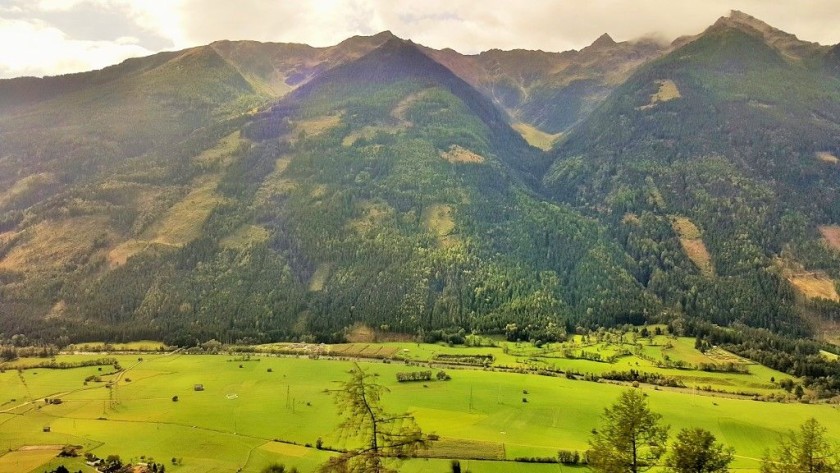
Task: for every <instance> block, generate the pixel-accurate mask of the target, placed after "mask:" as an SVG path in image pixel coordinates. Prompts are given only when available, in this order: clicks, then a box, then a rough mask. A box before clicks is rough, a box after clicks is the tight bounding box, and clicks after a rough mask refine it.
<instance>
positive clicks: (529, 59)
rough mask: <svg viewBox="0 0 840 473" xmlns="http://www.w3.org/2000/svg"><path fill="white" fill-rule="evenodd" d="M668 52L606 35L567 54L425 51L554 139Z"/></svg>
mask: <svg viewBox="0 0 840 473" xmlns="http://www.w3.org/2000/svg"><path fill="white" fill-rule="evenodd" d="M665 50H666V45H664V44H660V43H658V42H657V41H654V40H639V41H632V42H622V43H616V42H615V41H613V39H612V38H610V36H609V35H607V34H604V35H602V36H601V37H600V38H598V39H597V40H596V41H595V42H594V43H592V44H591V45H590V46H587V47H585V48H583V49H581V50H580V51H566V52H563V53H550V52H543V51H525V50H514V51H500V50H491V51H487V52H483V53H481V54H478V55H475V56H465V55H461V54H459V53H457V52H455V51H452V50H448V49H447V50H442V51H436V50H427V52H428V53H429V55H430V56H431V57H433V58H435V59H436V60H437V61H439V62H440V63H441V64H443V65H445V66H447V67H448V68H450V69H451V70H452V71H453V72H455V73H456V74H458V75H459V76H460V77H462V78H463V79H464V80H466V81H467V82H469V83H470V84H472V85H473V86H474V87H476V88H477V89H479V90H481V91H482V92H484V93H485V95H488V96H489V97H492V98H493V100H494V102H496V103H497V104H498V105H499V106H501V107H502V108H504V109H505V110H506V111H507V112H508V113H509V114H510V116H511V117H512V120H513V122H515V123H520V124H522V125H525V126H527V127H534V128H536V129H538V130H539V131H541V132H544V133H547V134H549V135H556V134H558V133H562V132H564V131H566V130H568V129H569V128H571V127H572V126H573V125H574V124H575V123H577V122H578V121H580V120H581V119H583V118H585V117H586V116H587V115H588V114H589V113H590V112H591V111H592V110H594V109H595V107H596V106H597V105H599V104H600V103H601V102H602V101H603V100H604V99H605V98H606V97H607V95H609V93H610V92H611V91H612V90H613V89H614V88H615V87H616V86H617V85H619V84H621V83H622V82H623V81H624V80H625V79H626V78H627V76H628V75H629V74H630V73H631V72H632V71H633V70H635V69H636V68H637V67H638V66H640V65H641V64H644V63H646V62H648V61H650V60H652V59H654V58H657V57H659V56H660V55H662V54H663V53H664V52H665Z"/></svg>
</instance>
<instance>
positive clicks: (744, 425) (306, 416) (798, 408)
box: [0, 344, 840, 472]
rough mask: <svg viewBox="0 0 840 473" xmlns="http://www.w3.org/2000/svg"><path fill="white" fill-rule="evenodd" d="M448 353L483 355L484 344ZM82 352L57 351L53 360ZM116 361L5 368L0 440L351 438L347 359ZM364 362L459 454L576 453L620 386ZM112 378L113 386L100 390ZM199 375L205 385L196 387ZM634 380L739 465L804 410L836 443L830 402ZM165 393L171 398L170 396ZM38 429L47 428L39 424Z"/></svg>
mask: <svg viewBox="0 0 840 473" xmlns="http://www.w3.org/2000/svg"><path fill="white" fill-rule="evenodd" d="M404 345H405V348H401V350H402V349H408V350H410V352H413V353H418V352H420V351H421V350H425V351H427V352H428V353H438V352H439V351H438V350H440V351H441V352H449V351H451V350H453V349H452V348H450V347H437V346H432V345H420V346H419V347H418V346H417V345H416V344H404ZM455 350H457V352H460V353H463V352H475V353H483V352H486V351H487V350H488V347H478V348H472V349H463V348H459V349H455ZM498 350H499V351H500V352H501V348H498ZM77 358H78V356H76V355H62V356H59V357H57V361H72V360H74V359H77ZM116 358H117V359H118V360H119V362H120V364H121V365H122V366H123V367H124V368H127V369H126V371H125V372H124V373H122V374H121V375H119V381H118V382H116V376H117V375H111V376H104V375H103V376H101V382H89V383H88V384H87V385H85V383H84V379H85V378H86V377H88V376H91V375H101V374H102V372H100V371H99V370H98V367H85V368H74V369H67V370H50V369H27V370H21V371H18V370H16V369H7V370H6V371H5V372H3V373H0V451H3V452H5V451H12V450H17V449H18V448H19V447H21V446H24V445H56V444H78V445H83V446H84V447H85V448H86V449H89V450H91V451H93V452H94V453H96V454H98V455H100V456H106V455H108V454H112V453H116V454H119V455H121V456H122V457H123V458H124V459H135V460H138V459H139V458H140V457H141V456H146V457H153V458H154V459H156V461H162V460H166V463H167V470H168V471H178V472H199V471H200V472H210V471H219V472H222V471H236V469H237V468H240V467H241V468H243V471H246V472H258V471H259V470H260V469H261V468H262V467H263V466H265V465H267V464H269V463H271V462H273V461H278V462H282V463H285V464H286V465H287V466H297V467H298V468H300V469H301V471H312V470H313V469H314V468H315V467H316V465H318V464H320V463H322V462H323V461H325V459H326V458H327V456H328V453H327V452H323V451H318V450H316V449H314V448H306V447H305V444H307V443H308V444H311V445H314V444H315V442H316V440H317V439H318V438H319V437H320V438H322V439H323V441H324V444H325V445H326V446H333V447H344V446H346V444H345V443H343V442H342V441H341V440H340V439H339V438H337V436H336V435H335V433H334V430H335V427H336V425H337V424H338V422H339V421H340V413H339V412H338V411H337V409H336V407H335V406H334V404H333V400H332V397H331V396H330V394H329V393H328V392H327V391H328V390H330V389H334V388H335V387H336V386H337V384H336V381H341V380H344V379H346V372H347V371H348V370H349V369H350V367H351V365H352V364H351V362H347V361H334V360H310V359H307V358H302V357H301V358H293V357H267V356H266V357H263V356H260V357H253V358H251V360H250V361H242V360H241V359H239V358H238V357H236V356H232V355H179V354H175V355H144V356H143V361H141V362H138V361H137V359H138V356H137V355H116ZM497 361H498V359H497ZM567 361H568V362H580V361H584V360H567ZM590 363H592V362H590ZM593 364H595V363H593ZM361 365H362V366H363V367H364V368H366V369H369V370H371V371H372V372H374V373H377V374H378V375H380V376H379V379H380V382H381V383H382V384H383V385H385V386H387V387H388V389H389V390H390V392H389V393H388V394H386V395H385V396H384V402H385V404H386V407H387V408H388V409H389V410H391V411H408V412H411V413H413V414H414V416H415V417H416V419H417V421H418V423H419V425H420V426H421V428H422V429H423V430H424V432H427V433H432V432H433V433H436V434H437V435H439V436H440V437H441V438H442V441H441V444H442V445H443V444H444V443H445V444H446V445H448V446H449V447H448V449H449V450H448V451H453V449H454V450H458V447H457V445H462V446H463V450H464V455H465V456H471V455H474V454H476V452H477V451H479V450H492V451H500V452H503V455H504V457H505V458H507V459H513V458H516V457H520V456H528V457H530V456H554V455H555V454H556V451H557V450H558V449H569V450H584V449H586V448H587V439H588V438H589V436H590V431H591V429H592V428H593V427H596V426H597V425H598V420H599V416H600V414H601V412H602V411H603V409H604V407H606V406H608V405H610V404H611V403H612V402H613V401H614V400H615V399H616V397H617V396H618V395H619V393H620V392H621V391H622V390H623V389H628V388H627V387H625V386H617V385H612V384H608V383H593V382H587V381H574V380H567V379H565V378H555V377H545V376H538V375H534V374H515V373H502V372H493V371H483V370H481V369H452V368H448V369H446V371H447V372H448V373H449V374H450V375H451V376H452V380H451V381H431V382H427V383H397V382H396V373H397V372H400V371H412V370H420V369H428V368H422V367H413V366H406V364H405V363H402V362H390V363H384V362H382V361H376V362H362V363H361ZM109 370H110V367H103V371H109ZM109 381H111V382H115V386H116V387H115V388H109V387H107V384H108V382H109ZM196 384H202V385H203V386H204V390H203V391H195V389H194V388H195V385H196ZM642 389H644V391H645V392H646V393H647V394H648V395H649V396H650V397H649V399H650V402H651V407H652V408H653V410H655V411H657V412H659V413H661V414H662V415H663V416H664V418H665V421H666V422H667V423H668V424H670V425H671V426H672V427H671V428H672V434H675V433H676V430H677V429H679V428H681V427H688V426H699V427H703V428H706V429H709V430H710V431H712V432H713V433H715V435H717V436H718V438H719V439H720V440H722V441H723V442H725V443H726V444H728V445H732V446H733V447H735V449H736V450H737V455H738V457H737V459H736V462H735V465H734V466H735V467H737V468H744V469H748V470H755V469H757V467H758V462H757V461H756V460H755V459H757V458H760V457H761V455H762V453H763V452H764V449H765V448H766V447H767V446H768V445H772V444H773V443H774V442H775V441H776V439H777V437H778V435H779V433H781V432H784V431H786V430H787V429H791V428H795V427H796V426H798V425H799V424H800V423H801V422H803V421H804V420H805V419H807V418H808V417H812V416H813V417H816V418H817V419H819V420H820V422H822V423H823V425H825V426H826V427H827V428H828V429H829V434H830V436H831V437H832V438H833V439H834V440H840V411H838V409H837V407H836V406H831V405H824V404H822V405H805V404H781V403H766V402H756V401H750V400H738V399H729V398H724V397H711V396H704V395H698V394H692V393H690V392H689V393H687V392H685V391H683V392H674V391H666V390H664V389H663V390H654V389H653V388H651V387H644V388H642ZM525 392H527V394H524V393H525ZM173 396H178V401H177V402H174V401H173V400H172V398H173ZM44 397H60V398H61V399H62V403H61V404H58V405H53V404H50V405H47V404H46V403H45V402H44V401H43V398H44ZM523 398H524V399H527V402H523ZM13 399H14V400H13ZM45 426H49V427H50V432H43V428H44V427H45ZM275 439H276V440H281V441H283V442H294V443H296V444H299V445H291V444H287V443H281V442H277V441H275ZM459 442H460V443H459ZM453 445H454V446H455V447H453ZM173 457H175V458H181V459H182V462H181V463H182V464H181V465H171V464H170V459H171V458H173ZM0 458H2V457H0ZM61 462H64V463H65V464H67V465H68V466H70V465H71V464H73V463H72V462H68V461H65V460H59V459H56V460H54V461H53V462H51V463H50V464H52V465H57V464H59V463H61ZM76 462H78V460H76ZM463 464H466V461H464V462H463ZM0 465H2V463H1V462H0ZM447 468H448V463H447V461H446V460H442V459H416V460H411V461H409V462H406V463H405V464H403V465H402V467H401V471H446V469H447ZM469 468H470V470H472V471H473V472H485V471H486V472H495V471H523V472H524V471H528V472H532V471H533V472H538V471H548V470H551V471H558V469H559V467H558V465H532V464H518V463H510V462H490V461H478V460H470V461H469ZM0 471H2V470H0ZM31 471H43V469H41V468H35V469H33V470H31Z"/></svg>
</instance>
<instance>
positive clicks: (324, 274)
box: [309, 263, 332, 292]
mask: <svg viewBox="0 0 840 473" xmlns="http://www.w3.org/2000/svg"><path fill="white" fill-rule="evenodd" d="M331 272H332V265H331V264H330V263H321V264H319V265H318V267H317V268H315V272H314V273H312V278H310V279H309V290H310V291H312V292H318V291H322V290H324V285H325V284H326V283H327V279H329V277H330V273H331Z"/></svg>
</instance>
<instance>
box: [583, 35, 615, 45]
mask: <svg viewBox="0 0 840 473" xmlns="http://www.w3.org/2000/svg"><path fill="white" fill-rule="evenodd" d="M616 44H617V43H616V42H615V40H613V39H612V36H610V35H609V34H607V33H604V34H602V35H601V36H598V39H596V40H595V41H594V42H593V43H592V44H590V45H589V47H590V48H603V47H607V46H615V45H616Z"/></svg>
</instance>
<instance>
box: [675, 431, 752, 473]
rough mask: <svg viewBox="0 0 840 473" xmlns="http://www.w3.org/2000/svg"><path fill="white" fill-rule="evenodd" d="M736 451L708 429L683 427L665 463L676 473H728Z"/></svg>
mask: <svg viewBox="0 0 840 473" xmlns="http://www.w3.org/2000/svg"><path fill="white" fill-rule="evenodd" d="M734 452H735V451H734V450H733V449H732V448H731V447H730V448H726V447H724V446H723V445H721V444H720V443H718V442H717V441H716V439H715V436H714V435H712V433H711V432H709V431H708V430H705V429H700V428H694V429H682V430H680V432H679V433H678V434H677V441H676V442H675V443H674V445H672V446H671V453H670V455H668V458H667V459H666V462H665V463H666V465H667V466H668V469H669V470H671V471H673V472H675V473H726V472H727V471H729V464H730V463H731V462H732V459H733V454H734Z"/></svg>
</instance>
